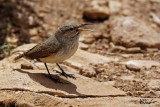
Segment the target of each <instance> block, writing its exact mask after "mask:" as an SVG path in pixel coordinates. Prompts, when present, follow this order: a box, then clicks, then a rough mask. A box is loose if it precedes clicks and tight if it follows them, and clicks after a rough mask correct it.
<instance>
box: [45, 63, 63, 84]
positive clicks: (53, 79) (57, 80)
mask: <svg viewBox="0 0 160 107" xmlns="http://www.w3.org/2000/svg"><path fill="white" fill-rule="evenodd" d="M44 65H45V67H46V69H47V72H48V75H49V78H50V79H51V80H52V81H54V82H58V83H62V82H60V81H59V79H55V78H53V77H52V75H51V74H50V72H49V69H48V67H47V64H46V63H44Z"/></svg>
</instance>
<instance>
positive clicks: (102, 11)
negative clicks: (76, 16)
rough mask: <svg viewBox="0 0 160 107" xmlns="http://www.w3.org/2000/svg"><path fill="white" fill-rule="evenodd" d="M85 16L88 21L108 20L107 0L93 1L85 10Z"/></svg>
mask: <svg viewBox="0 0 160 107" xmlns="http://www.w3.org/2000/svg"><path fill="white" fill-rule="evenodd" d="M83 16H84V17H85V18H87V19H93V20H95V19H106V18H108V17H109V8H108V1H107V0H100V1H92V2H91V4H90V5H89V6H88V7H86V8H85V9H84V12H83Z"/></svg>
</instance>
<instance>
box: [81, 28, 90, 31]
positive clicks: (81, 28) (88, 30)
mask: <svg viewBox="0 0 160 107" xmlns="http://www.w3.org/2000/svg"><path fill="white" fill-rule="evenodd" d="M78 31H93V30H92V29H83V28H78Z"/></svg>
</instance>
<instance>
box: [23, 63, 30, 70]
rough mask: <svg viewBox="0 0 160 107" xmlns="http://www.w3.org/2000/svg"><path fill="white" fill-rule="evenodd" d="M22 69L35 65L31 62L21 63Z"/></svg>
mask: <svg viewBox="0 0 160 107" xmlns="http://www.w3.org/2000/svg"><path fill="white" fill-rule="evenodd" d="M21 69H33V66H32V65H31V64H29V63H23V64H21Z"/></svg>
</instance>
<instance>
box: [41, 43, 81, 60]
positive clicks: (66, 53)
mask: <svg viewBox="0 0 160 107" xmlns="http://www.w3.org/2000/svg"><path fill="white" fill-rule="evenodd" d="M77 49H78V42H76V43H72V44H68V45H65V46H62V48H61V49H60V50H59V51H58V52H57V53H53V54H51V55H50V56H48V57H45V58H41V59H40V60H41V61H42V62H46V63H58V62H62V61H64V60H66V59H68V58H70V57H71V56H72V55H73V54H74V53H75V52H76V51H77Z"/></svg>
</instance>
